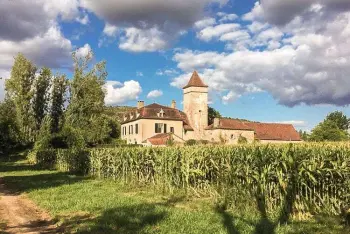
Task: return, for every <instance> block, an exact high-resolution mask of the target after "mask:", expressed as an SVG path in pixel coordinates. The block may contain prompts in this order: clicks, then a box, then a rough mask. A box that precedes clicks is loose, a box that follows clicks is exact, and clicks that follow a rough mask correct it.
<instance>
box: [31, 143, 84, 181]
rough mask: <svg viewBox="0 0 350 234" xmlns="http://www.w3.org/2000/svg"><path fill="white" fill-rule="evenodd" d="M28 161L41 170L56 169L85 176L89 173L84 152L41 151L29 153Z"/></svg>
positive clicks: (70, 150) (71, 150) (72, 150)
mask: <svg viewBox="0 0 350 234" xmlns="http://www.w3.org/2000/svg"><path fill="white" fill-rule="evenodd" d="M28 157H29V161H30V162H31V163H34V164H36V165H37V166H38V167H39V168H42V169H56V170H59V171H63V172H72V173H76V174H81V175H86V174H88V172H89V168H90V166H89V165H90V160H89V152H88V151H86V150H74V149H69V150H64V149H60V150H54V149H49V150H42V151H32V152H30V153H29V156H28Z"/></svg>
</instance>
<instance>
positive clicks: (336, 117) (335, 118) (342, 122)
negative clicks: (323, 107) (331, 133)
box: [326, 111, 350, 131]
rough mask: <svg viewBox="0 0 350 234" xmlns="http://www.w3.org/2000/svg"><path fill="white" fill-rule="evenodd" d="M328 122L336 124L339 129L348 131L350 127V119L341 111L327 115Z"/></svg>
mask: <svg viewBox="0 0 350 234" xmlns="http://www.w3.org/2000/svg"><path fill="white" fill-rule="evenodd" d="M326 120H329V121H331V122H333V123H335V124H336V125H337V126H338V128H339V129H341V130H344V131H347V130H348V129H349V127H350V119H348V117H347V116H346V115H344V113H343V112H341V111H335V112H332V113H330V114H329V115H327V117H326Z"/></svg>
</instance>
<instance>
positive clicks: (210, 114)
mask: <svg viewBox="0 0 350 234" xmlns="http://www.w3.org/2000/svg"><path fill="white" fill-rule="evenodd" d="M215 118H221V114H220V112H219V111H217V110H215V109H214V108H212V107H210V106H208V124H209V125H210V124H213V123H214V119H215Z"/></svg>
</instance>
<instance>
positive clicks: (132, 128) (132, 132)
mask: <svg viewBox="0 0 350 234" xmlns="http://www.w3.org/2000/svg"><path fill="white" fill-rule="evenodd" d="M130 129H131V131H130V134H134V125H130Z"/></svg>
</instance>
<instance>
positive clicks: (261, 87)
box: [171, 0, 350, 106]
mask: <svg viewBox="0 0 350 234" xmlns="http://www.w3.org/2000/svg"><path fill="white" fill-rule="evenodd" d="M272 1H275V2H276V1H277V0H271V2H272ZM281 2H283V4H282V3H281ZM295 2H296V1H280V3H281V4H282V5H281V6H282V7H280V8H279V9H275V11H280V12H284V11H283V9H284V8H283V7H285V5H284V3H285V4H287V5H288V4H289V3H290V4H294V3H295ZM313 2H316V1H313ZM320 2H321V3H323V5H315V4H313V5H312V4H311V5H310V7H309V8H306V9H304V10H303V11H302V13H300V15H298V14H296V15H294V16H293V17H294V18H293V19H292V20H291V21H290V22H287V23H286V24H285V25H284V26H278V27H276V26H273V25H271V24H269V23H268V22H267V21H266V19H265V15H266V14H270V13H266V12H265V11H266V10H267V9H266V8H265V6H264V4H263V5H260V4H259V3H256V4H255V6H254V8H253V9H252V11H251V12H249V13H248V14H245V15H244V16H243V19H244V20H247V21H251V22H250V23H249V22H248V24H247V23H243V24H241V25H239V26H238V27H236V28H227V24H219V25H213V26H209V27H206V28H203V29H202V30H201V31H200V32H206V34H200V35H199V38H200V39H202V40H204V41H210V40H217V41H222V42H224V43H226V49H232V50H233V51H232V52H226V53H219V52H215V51H191V50H182V51H176V52H175V54H174V57H173V60H174V61H175V62H177V64H178V65H177V66H178V68H180V69H181V70H183V74H182V75H180V76H178V77H176V78H174V79H173V81H172V83H171V85H173V86H176V87H181V86H182V85H184V83H186V81H187V80H188V73H189V72H190V71H192V70H194V69H197V70H199V71H200V72H201V75H202V76H203V77H204V79H205V80H206V81H207V83H209V84H210V86H211V87H213V88H212V91H214V92H217V93H218V94H219V95H220V96H221V97H222V101H223V102H228V101H229V100H234V99H235V97H237V96H239V95H242V94H245V93H250V92H260V91H264V92H268V93H270V94H271V95H272V96H273V97H274V98H275V99H276V100H277V101H278V102H279V103H281V104H284V105H287V106H294V105H298V104H301V103H305V104H308V105H316V104H333V105H348V104H350V89H348V88H346V87H349V86H350V79H348V74H350V23H349V22H350V10H349V11H346V10H344V9H341V10H338V12H337V14H334V12H335V8H332V9H330V5H329V4H330V2H327V1H326V0H325V1H324V2H322V1H320ZM339 2H343V0H339ZM333 6H334V5H333ZM327 9H328V10H327ZM345 9H346V8H345ZM268 10H271V9H268ZM330 12H331V13H330ZM325 14H326V15H327V16H326V15H325ZM326 19H327V20H326ZM217 29H220V30H217ZM200 32H199V33H200ZM203 35H204V36H203ZM200 36H202V37H200ZM218 74H220V75H218ZM222 93H224V94H225V95H223V94H222Z"/></svg>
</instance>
